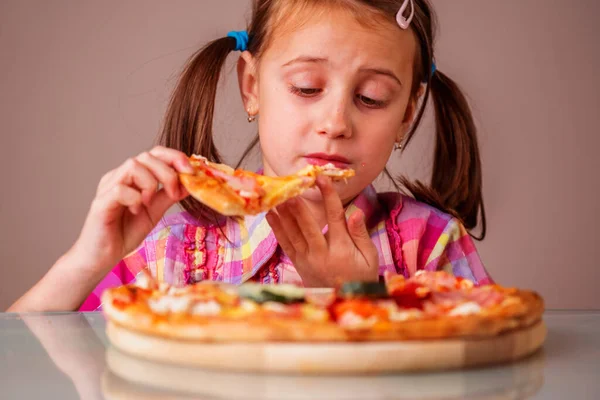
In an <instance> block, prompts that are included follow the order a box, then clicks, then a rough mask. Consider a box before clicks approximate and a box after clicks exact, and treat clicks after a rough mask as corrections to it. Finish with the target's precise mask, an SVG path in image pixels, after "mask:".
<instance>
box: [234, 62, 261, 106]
mask: <svg viewBox="0 0 600 400" xmlns="http://www.w3.org/2000/svg"><path fill="white" fill-rule="evenodd" d="M256 67H257V63H256V58H254V56H253V55H252V53H250V52H249V51H244V52H243V53H242V55H241V56H240V58H239V60H238V63H237V73H238V83H239V85H240V94H241V95H242V101H243V102H244V108H245V109H246V111H247V112H248V114H249V115H251V116H255V115H256V114H258V71H257V69H256Z"/></svg>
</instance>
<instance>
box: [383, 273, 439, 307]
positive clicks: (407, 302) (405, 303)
mask: <svg viewBox="0 0 600 400" xmlns="http://www.w3.org/2000/svg"><path fill="white" fill-rule="evenodd" d="M390 295H391V296H392V298H394V300H396V303H397V304H398V305H399V306H400V307H402V308H417V309H419V310H422V309H423V302H424V301H425V300H426V299H428V298H429V297H430V296H431V290H430V289H429V288H428V287H426V286H423V285H422V284H420V283H417V282H414V281H411V280H408V281H405V283H404V285H403V286H401V287H400V286H399V285H398V286H396V287H395V288H394V291H393V292H391V293H390Z"/></svg>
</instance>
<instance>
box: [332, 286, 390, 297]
mask: <svg viewBox="0 0 600 400" xmlns="http://www.w3.org/2000/svg"><path fill="white" fill-rule="evenodd" d="M338 293H339V296H340V297H343V298H361V297H364V298H371V299H379V298H386V297H388V292H387V288H386V286H385V283H384V282H346V283H344V284H343V285H342V287H341V288H340V289H339V291H338Z"/></svg>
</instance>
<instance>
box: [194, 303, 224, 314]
mask: <svg viewBox="0 0 600 400" xmlns="http://www.w3.org/2000/svg"><path fill="white" fill-rule="evenodd" d="M191 312H192V314H194V315H201V316H206V315H219V313H220V312H221V306H220V305H219V303H217V302H216V301H214V300H211V301H204V302H198V303H196V304H194V306H193V307H192V311H191Z"/></svg>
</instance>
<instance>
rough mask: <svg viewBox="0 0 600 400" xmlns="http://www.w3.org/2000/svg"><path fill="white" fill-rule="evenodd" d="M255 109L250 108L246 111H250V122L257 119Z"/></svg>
mask: <svg viewBox="0 0 600 400" xmlns="http://www.w3.org/2000/svg"><path fill="white" fill-rule="evenodd" d="M253 111H254V110H250V108H248V109H247V110H246V112H247V113H248V122H249V123H252V122H254V121H255V120H256V113H253Z"/></svg>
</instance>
